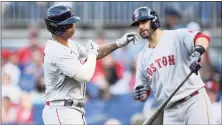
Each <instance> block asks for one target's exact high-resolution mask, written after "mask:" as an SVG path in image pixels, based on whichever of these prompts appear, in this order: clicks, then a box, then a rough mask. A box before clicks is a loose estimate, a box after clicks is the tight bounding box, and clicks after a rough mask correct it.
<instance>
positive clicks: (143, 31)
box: [140, 30, 149, 36]
mask: <svg viewBox="0 0 222 125" xmlns="http://www.w3.org/2000/svg"><path fill="white" fill-rule="evenodd" d="M146 33H149V31H148V30H142V31H141V32H140V34H141V35H143V36H144V35H146Z"/></svg>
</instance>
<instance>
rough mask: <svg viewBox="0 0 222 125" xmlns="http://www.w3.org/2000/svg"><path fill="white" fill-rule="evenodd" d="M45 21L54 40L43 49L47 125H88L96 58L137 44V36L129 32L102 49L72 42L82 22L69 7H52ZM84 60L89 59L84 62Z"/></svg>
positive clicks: (93, 45) (44, 111)
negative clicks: (89, 93)
mask: <svg viewBox="0 0 222 125" xmlns="http://www.w3.org/2000/svg"><path fill="white" fill-rule="evenodd" d="M44 19H45V23H46V26H47V29H48V31H49V32H51V33H52V39H50V40H48V41H47V43H46V46H45V50H44V53H45V55H44V75H45V76H44V80H45V85H46V95H45V99H46V105H45V108H44V110H43V114H42V117H43V121H44V123H45V124H61V125H62V124H64V125H65V124H78V125H81V124H86V123H85V120H84V108H83V106H84V98H85V89H86V84H85V83H86V82H88V81H89V80H90V79H91V77H92V75H93V73H94V70H95V66H96V59H100V58H103V57H104V56H106V55H108V54H109V53H111V52H112V51H114V50H116V49H118V48H120V47H123V46H126V45H127V44H128V43H129V42H131V41H135V40H136V39H137V36H136V33H126V34H125V35H124V36H123V37H122V38H120V39H118V40H116V42H114V43H109V44H106V45H101V46H98V45H97V44H96V43H94V42H92V41H89V42H88V44H87V46H86V47H84V46H81V45H80V44H77V43H74V42H72V41H71V40H70V38H71V37H72V36H73V34H74V33H75V25H74V23H76V22H77V21H79V20H80V18H79V17H77V16H74V14H73V12H72V9H71V8H70V7H68V6H63V5H56V6H52V7H50V8H49V9H48V10H47V12H46V15H45V18H44ZM85 57H87V60H85V61H84V62H83V63H81V62H82V61H81V60H82V58H85Z"/></svg>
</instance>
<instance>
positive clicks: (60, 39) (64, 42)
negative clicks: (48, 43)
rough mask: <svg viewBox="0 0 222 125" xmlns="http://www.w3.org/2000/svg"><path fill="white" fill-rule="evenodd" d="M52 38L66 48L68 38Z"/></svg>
mask: <svg viewBox="0 0 222 125" xmlns="http://www.w3.org/2000/svg"><path fill="white" fill-rule="evenodd" d="M52 38H53V39H55V40H56V41H57V42H58V43H60V44H62V45H64V46H68V38H65V37H63V36H57V35H52Z"/></svg>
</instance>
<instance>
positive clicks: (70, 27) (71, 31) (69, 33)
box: [64, 24, 75, 38]
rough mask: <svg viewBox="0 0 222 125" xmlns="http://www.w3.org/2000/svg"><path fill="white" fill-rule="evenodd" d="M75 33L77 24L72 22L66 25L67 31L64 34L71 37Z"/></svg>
mask: <svg viewBox="0 0 222 125" xmlns="http://www.w3.org/2000/svg"><path fill="white" fill-rule="evenodd" d="M74 33H75V25H74V24H70V25H68V26H67V27H66V31H65V33H64V35H65V36H66V37H68V38H71V37H72V36H73V34H74Z"/></svg>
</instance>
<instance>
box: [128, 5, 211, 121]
mask: <svg viewBox="0 0 222 125" xmlns="http://www.w3.org/2000/svg"><path fill="white" fill-rule="evenodd" d="M131 26H137V30H138V33H139V34H140V36H141V37H142V38H143V39H146V40H147V43H146V45H145V46H144V48H143V49H142V50H141V52H140V53H139V55H138V58H137V69H136V71H137V72H136V82H135V85H134V92H133V96H134V99H135V100H140V101H142V102H144V101H146V99H147V98H148V96H149V94H150V92H151V91H152V92H153V94H154V96H155V98H156V99H157V100H158V101H159V102H162V104H161V107H160V108H158V110H157V111H156V113H154V115H153V117H151V120H149V121H147V120H146V121H145V122H144V124H150V122H153V121H154V120H153V119H152V118H155V117H156V116H158V113H160V112H161V111H162V110H164V121H163V124H172V123H175V124H184V125H185V124H207V123H208V124H209V123H211V122H212V118H211V112H210V110H209V109H210V100H209V98H208V97H207V95H206V90H205V88H204V83H203V81H202V79H201V77H200V74H198V72H199V69H200V68H201V65H200V60H201V55H202V54H203V53H204V52H205V50H206V49H208V47H209V42H210V38H209V36H207V35H205V34H203V33H201V32H199V31H192V30H190V29H177V30H162V29H160V28H159V27H160V22H159V18H158V15H157V14H156V12H155V11H153V10H152V9H150V8H148V7H139V8H137V9H136V10H135V11H134V13H133V23H132V24H131ZM192 73H195V74H196V75H193V76H191V74H192ZM190 76H191V77H190ZM189 77H190V78H189ZM185 78H186V79H185ZM182 79H185V82H181V81H182ZM183 83H185V84H184V85H183ZM181 85H183V86H181ZM171 95H173V96H171ZM171 98H172V99H171ZM165 102H166V103H165ZM203 103H205V104H206V105H205V106H200V104H203ZM182 105H183V106H182ZM178 106H179V107H181V109H180V108H178ZM190 107H192V108H190ZM165 109H167V110H165ZM190 109H199V110H198V113H197V112H196V110H190ZM182 110H183V111H186V110H187V111H188V112H189V115H190V116H189V117H188V116H186V115H185V114H186V113H185V112H183V111H182ZM180 111H182V112H180ZM178 112H179V113H178ZM178 114H179V116H178ZM172 116H178V117H172ZM179 117H180V118H183V119H182V120H181V119H180V118H179ZM197 117H198V118H197ZM199 119H202V120H199ZM184 121H185V122H184Z"/></svg>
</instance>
